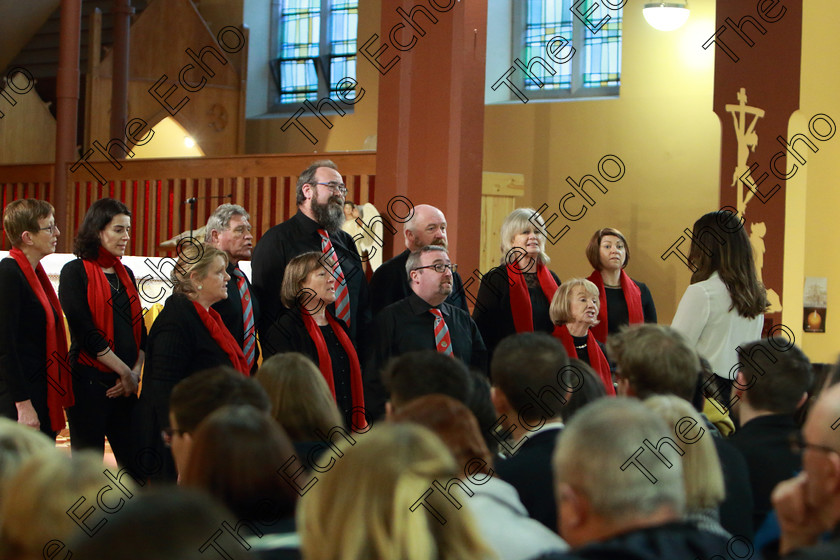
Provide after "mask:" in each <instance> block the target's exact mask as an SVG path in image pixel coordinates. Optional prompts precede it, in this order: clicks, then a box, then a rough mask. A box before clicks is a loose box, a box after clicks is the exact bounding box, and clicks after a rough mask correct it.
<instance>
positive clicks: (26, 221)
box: [3, 198, 60, 256]
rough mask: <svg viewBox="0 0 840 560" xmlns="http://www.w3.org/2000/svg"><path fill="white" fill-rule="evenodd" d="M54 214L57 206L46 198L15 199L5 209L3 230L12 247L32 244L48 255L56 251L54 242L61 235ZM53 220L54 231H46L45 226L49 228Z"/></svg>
mask: <svg viewBox="0 0 840 560" xmlns="http://www.w3.org/2000/svg"><path fill="white" fill-rule="evenodd" d="M54 215H55V208H53V206H52V204H50V203H49V202H46V201H44V200H38V199H35V198H25V199H19V200H13V201H11V202H10V203H8V204H7V205H6V208H5V209H4V210H3V231H4V232H5V233H6V238H8V240H9V243H11V244H12V247H17V248H19V249H23V248H24V247H25V246H31V247H33V248H34V249H36V250H37V251H38V252H39V253H40V254H42V255H44V256H46V255H49V254H51V253H54V252H55V246H54V245H52V242H53V241H54V240H55V239H54V238H58V236H59V235H60V232H59V231H58V226H57V225H55V222H54V221H53V216H54ZM51 222H52V223H53V225H54V229H53V231H45V230H44V229H43V228H48V227H49V226H50V223H51ZM50 247H52V250H50Z"/></svg>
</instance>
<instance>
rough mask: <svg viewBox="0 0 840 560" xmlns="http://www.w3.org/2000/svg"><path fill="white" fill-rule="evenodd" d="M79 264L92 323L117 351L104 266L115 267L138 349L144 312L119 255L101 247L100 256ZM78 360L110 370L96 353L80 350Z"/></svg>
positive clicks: (109, 290) (84, 260)
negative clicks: (86, 281) (85, 276)
mask: <svg viewBox="0 0 840 560" xmlns="http://www.w3.org/2000/svg"><path fill="white" fill-rule="evenodd" d="M82 263H83V264H84V266H85V273H86V274H87V278H88V288H87V300H88V307H89V308H90V314H91V316H92V317H93V324H94V325H95V326H96V328H97V329H98V330H99V331H100V332H101V333H103V334H104V335H105V340H107V342H108V346H110V348H111V351H112V352H113V351H115V350H116V344H115V342H114V311H115V310H116V308H115V307H114V303H113V301H112V300H111V285H110V284H109V283H108V279H107V278H106V277H105V271H104V269H106V268H111V267H113V268H114V271H115V272H116V273H117V278H118V279H119V281H120V283H122V285H123V286H125V291H126V292H127V294H128V301H129V304H130V313H131V322H132V330H133V334H134V344H135V345H136V347H137V350H138V351H139V350H140V337H141V336H142V328H143V327H142V324H141V322H142V321H143V311H142V309H141V307H140V296H139V294H138V293H137V288H136V287H135V286H134V282H132V281H131V276H129V274H128V271H127V270H126V268H125V266H123V263H122V262H121V261H120V259H119V257H115V256H114V255H112V254H111V253H109V252H108V251H106V250H105V249H103V248H102V247H101V246H100V247H99V255H98V256H97V258H96V260H88V259H83V260H82ZM79 360H80V361H81V362H82V363H83V364H85V365H88V366H93V367H95V368H96V369H98V370H99V371H111V370H110V369H109V368H108V367H107V366H105V365H104V364H102V362H100V361H99V360H97V359H96V356H91V355H90V354H88V353H87V352H85V351H83V352H82V354H81V356H80V357H79ZM133 366H134V364H128V367H133Z"/></svg>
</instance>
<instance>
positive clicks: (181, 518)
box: [56, 486, 253, 560]
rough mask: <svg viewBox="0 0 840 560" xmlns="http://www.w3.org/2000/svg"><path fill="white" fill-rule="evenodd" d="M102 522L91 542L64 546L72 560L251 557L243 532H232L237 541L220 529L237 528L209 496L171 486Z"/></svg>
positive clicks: (81, 540) (86, 538) (142, 497)
mask: <svg viewBox="0 0 840 560" xmlns="http://www.w3.org/2000/svg"><path fill="white" fill-rule="evenodd" d="M94 499H95V498H94ZM107 521H108V522H107V523H106V524H105V525H104V526H103V527H102V530H101V531H99V532H98V533H97V534H96V535H95V536H94V538H90V537H89V536H87V535H85V534H83V533H82V534H81V535H79V536H77V537H76V538H75V539H74V540H72V541H70V542H69V543H68V548H69V549H70V551H71V552H73V558H74V559H75V558H78V559H79V560H100V559H103V558H107V559H108V560H136V559H137V558H143V559H147V560H151V559H154V560H205V559H206V558H208V557H216V558H227V559H228V560H247V559H249V558H253V556H252V553H251V552H249V551H248V550H246V549H245V548H244V546H243V545H242V544H241V539H242V538H243V537H249V536H250V534H249V533H248V530H247V529H245V528H241V529H240V528H238V527H237V530H239V531H240V534H239V535H237V536H236V537H234V536H233V535H231V534H230V533H229V532H228V531H226V530H223V526H222V523H223V522H226V523H228V526H231V527H236V525H237V521H238V520H237V519H235V518H234V517H233V515H232V514H231V513H230V512H229V511H227V510H226V509H225V508H224V507H222V506H221V505H220V504H219V503H218V502H217V501H216V500H214V499H213V498H212V497H210V496H209V495H207V494H206V493H204V492H198V491H196V490H193V489H189V488H181V487H176V486H172V487H168V488H166V489H164V488H158V489H150V490H147V491H145V492H144V493H142V494H139V495H135V496H134V497H133V498H132V499H130V500H128V503H127V504H126V505H125V506H124V507H123V508H122V509H121V510H120V511H118V512H116V513H115V514H112V515H110V516H109V517H108V520H107ZM80 533H81V532H80ZM217 533H218V534H217ZM211 548H212V550H210V549H211ZM61 554H65V552H62V553H61ZM56 557H60V558H64V556H56ZM68 558H69V557H68Z"/></svg>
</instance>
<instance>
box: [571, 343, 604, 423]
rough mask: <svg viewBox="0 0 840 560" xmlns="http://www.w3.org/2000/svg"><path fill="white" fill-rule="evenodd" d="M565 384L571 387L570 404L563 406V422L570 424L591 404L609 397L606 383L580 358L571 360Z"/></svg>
mask: <svg viewBox="0 0 840 560" xmlns="http://www.w3.org/2000/svg"><path fill="white" fill-rule="evenodd" d="M565 369H566V371H565V372H563V373H562V374H561V375H562V376H563V380H564V384H565V385H566V386H567V387H569V388H570V389H569V392H568V393H567V397H568V402H567V403H566V404H564V405H563V408H562V409H561V415H562V416H563V421H564V422H568V421H569V420H571V419H572V417H573V416H574V415H575V414H577V411H578V410H580V409H582V408H583V407H585V406H586V405H588V404H589V403H591V402H593V401H596V400H598V399H600V398H601V397H606V396H607V389H606V387H604V382H603V381H601V378H600V377H598V374H597V373H595V370H594V369H592V367H591V366H590V365H589V364H587V363H586V362H584V361H583V360H581V359H579V358H569V365H568V366H567V368H565Z"/></svg>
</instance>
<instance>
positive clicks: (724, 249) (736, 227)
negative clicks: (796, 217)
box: [671, 211, 767, 403]
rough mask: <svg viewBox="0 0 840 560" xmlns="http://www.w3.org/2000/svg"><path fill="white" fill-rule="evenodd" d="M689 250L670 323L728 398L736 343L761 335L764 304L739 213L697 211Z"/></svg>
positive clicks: (723, 398) (724, 399) (721, 397)
mask: <svg viewBox="0 0 840 560" xmlns="http://www.w3.org/2000/svg"><path fill="white" fill-rule="evenodd" d="M688 256H689V260H690V261H691V264H692V268H695V267H696V269H695V270H694V273H693V274H692V275H691V285H690V286H689V287H688V288H686V290H685V294H683V297H682V300H680V304H679V307H677V313H676V314H675V315H674V320H673V322H672V323H671V326H672V327H673V328H675V329H677V330H678V331H680V332H681V333H682V334H683V335H685V337H686V338H687V339H688V342H689V343H690V344H691V345H692V346H694V348H695V349H696V350H697V352H698V354H700V355H701V356H703V357H705V358H706V359H707V360H709V363H711V365H712V369H713V370H714V372H715V374H716V375H715V381H716V382H717V387H718V388H719V389H720V392H719V394H718V400H720V401H721V402H723V403H728V402H729V394H730V392H731V389H732V380H733V379H734V378H735V375H736V374H737V368H736V367H735V366H736V364H737V363H738V357H737V355H736V353H735V349H736V348H737V347H738V345H740V344H743V343H745V342H751V341H753V340H757V339H759V338H760V337H761V329H762V327H763V326H764V315H763V313H764V311H765V310H766V309H767V298H766V292H765V290H764V286H763V285H762V284H761V282H759V281H758V277H757V276H756V272H755V263H754V262H753V254H752V247H751V245H750V240H749V238H748V237H747V233H746V231H745V230H744V222H743V219H742V218H740V217H738V216H737V215H736V214H733V213H732V212H727V211H718V212H710V213H708V214H706V215H704V216H703V217H701V218H700V219H699V220H697V221H696V222H695V223H694V231H693V232H692V235H691V249H690V250H689V255H688ZM733 370H734V371H733ZM712 389H714V388H712Z"/></svg>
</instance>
